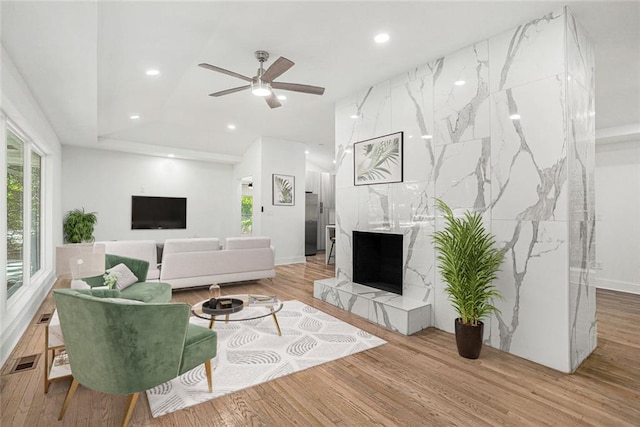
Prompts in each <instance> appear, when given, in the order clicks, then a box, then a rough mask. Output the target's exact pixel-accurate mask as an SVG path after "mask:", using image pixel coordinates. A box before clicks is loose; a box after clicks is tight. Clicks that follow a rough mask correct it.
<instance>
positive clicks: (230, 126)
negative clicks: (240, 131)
mask: <svg viewBox="0 0 640 427" xmlns="http://www.w3.org/2000/svg"><path fill="white" fill-rule="evenodd" d="M235 128H236V125H233V124H229V125H227V129H230V130H234V129H235Z"/></svg>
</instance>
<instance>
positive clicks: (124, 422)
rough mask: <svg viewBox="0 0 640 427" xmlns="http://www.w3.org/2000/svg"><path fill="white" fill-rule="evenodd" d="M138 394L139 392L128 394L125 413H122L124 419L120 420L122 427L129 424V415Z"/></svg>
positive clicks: (131, 413) (134, 405)
mask: <svg viewBox="0 0 640 427" xmlns="http://www.w3.org/2000/svg"><path fill="white" fill-rule="evenodd" d="M139 396H140V393H133V394H130V395H129V404H128V405H127V413H126V414H124V420H122V427H127V426H128V425H129V421H131V416H132V415H133V409H134V408H135V407H136V403H137V402H138V397H139Z"/></svg>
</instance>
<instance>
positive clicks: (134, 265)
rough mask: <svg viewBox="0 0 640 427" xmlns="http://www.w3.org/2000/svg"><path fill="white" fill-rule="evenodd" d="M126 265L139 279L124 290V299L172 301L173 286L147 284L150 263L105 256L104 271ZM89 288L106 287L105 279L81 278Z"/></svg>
mask: <svg viewBox="0 0 640 427" xmlns="http://www.w3.org/2000/svg"><path fill="white" fill-rule="evenodd" d="M120 263H122V264H124V265H126V266H127V268H129V270H131V272H132V273H133V275H134V276H136V278H137V279H138V281H137V282H136V283H134V284H133V285H131V286H129V287H127V288H125V289H123V290H122V291H120V292H122V298H127V299H133V300H137V301H143V302H167V301H169V300H170V299H171V285H170V284H168V283H161V282H147V281H146V280H147V272H148V271H149V262H148V261H144V260H141V259H136V258H129V257H124V256H119V255H111V254H106V255H105V266H104V269H105V270H108V269H110V268H112V267H115V266H116V265H118V264H120ZM81 280H82V281H83V282H85V283H86V284H87V285H89V287H91V288H95V287H102V286H104V278H103V277H102V275H98V276H93V277H83V278H81ZM72 286H73V282H72Z"/></svg>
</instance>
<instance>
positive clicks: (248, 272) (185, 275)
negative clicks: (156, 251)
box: [160, 237, 276, 289]
mask: <svg viewBox="0 0 640 427" xmlns="http://www.w3.org/2000/svg"><path fill="white" fill-rule="evenodd" d="M274 265H275V250H274V248H273V247H272V246H271V238H269V237H229V238H227V239H226V241H225V243H224V249H222V248H221V245H220V240H219V239H216V238H192V239H167V240H166V241H165V242H164V249H163V254H162V268H161V269H160V281H161V282H166V283H170V284H171V286H172V287H173V288H174V289H177V288H186V287H193V286H203V285H209V284H213V283H216V284H220V283H229V282H239V281H243V280H258V279H265V278H270V277H275V275H276V271H275V266H274Z"/></svg>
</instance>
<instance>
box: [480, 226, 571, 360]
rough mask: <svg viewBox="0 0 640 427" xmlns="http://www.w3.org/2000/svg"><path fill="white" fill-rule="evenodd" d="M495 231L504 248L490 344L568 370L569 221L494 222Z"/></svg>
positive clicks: (497, 282) (497, 283) (500, 244)
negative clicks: (503, 259)
mask: <svg viewBox="0 0 640 427" xmlns="http://www.w3.org/2000/svg"><path fill="white" fill-rule="evenodd" d="M492 229H493V233H494V234H495V235H496V239H497V241H498V244H499V246H500V247H502V248H504V249H505V251H506V252H505V261H504V262H503V264H502V271H501V272H500V273H499V275H498V280H497V281H496V286H497V288H498V289H499V290H500V292H501V293H502V295H503V296H504V300H497V301H495V304H496V307H498V308H499V309H500V313H497V314H495V315H494V316H492V320H491V323H492V325H491V338H490V340H491V343H492V345H493V346H494V347H497V348H499V349H501V350H504V351H507V352H509V353H512V354H516V355H518V356H522V357H524V358H527V359H530V360H535V361H536V362H538V363H542V364H544V365H547V366H551V367H553V368H555V369H558V370H561V371H564V372H569V369H570V367H569V364H568V357H567V354H568V343H569V334H568V328H566V327H564V326H565V325H566V323H567V322H566V316H567V309H568V301H567V278H568V272H567V264H568V259H567V246H568V242H567V224H566V222H558V221H496V220H494V221H493V225H492Z"/></svg>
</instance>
